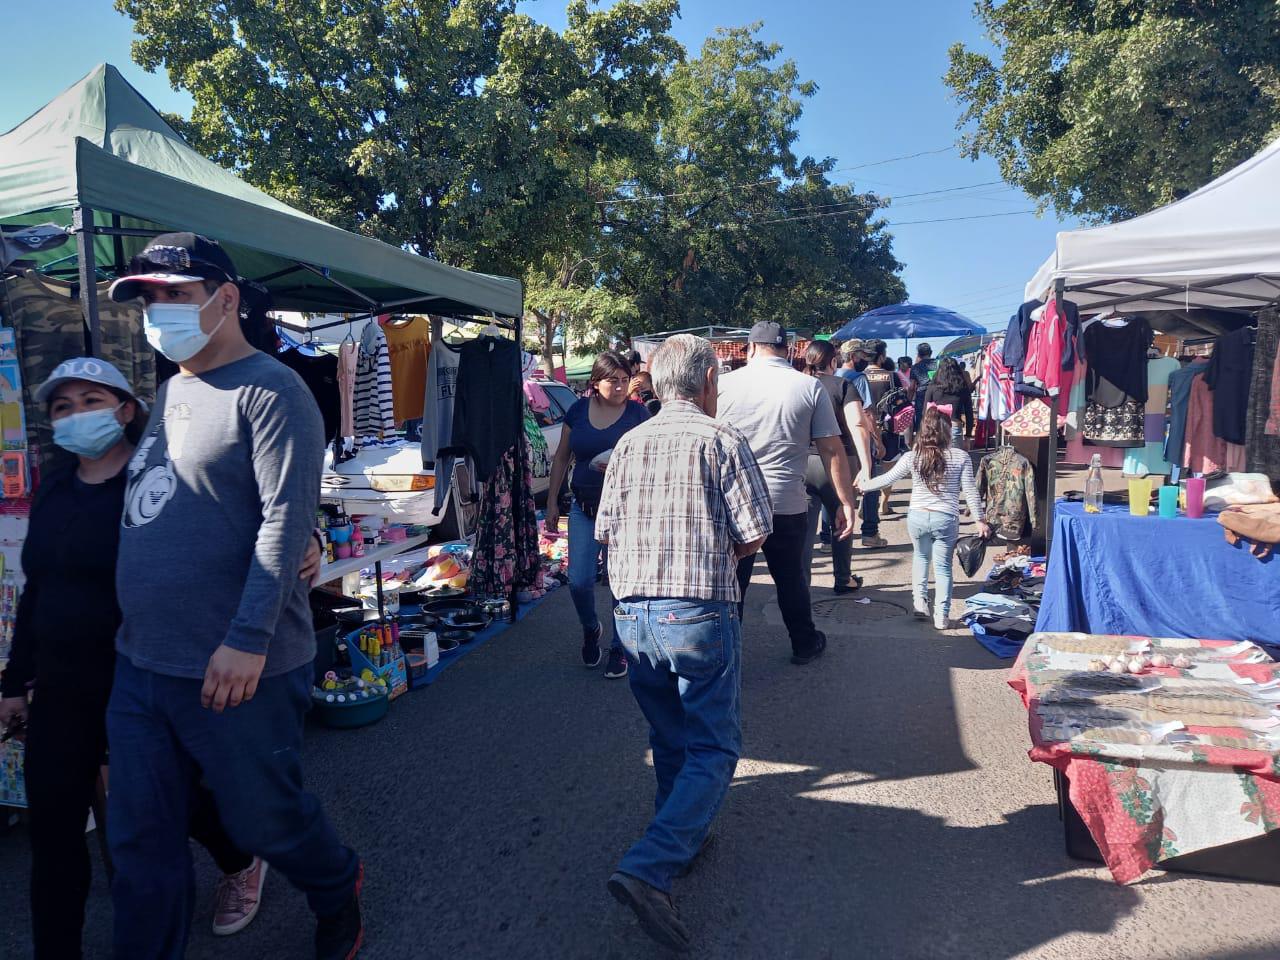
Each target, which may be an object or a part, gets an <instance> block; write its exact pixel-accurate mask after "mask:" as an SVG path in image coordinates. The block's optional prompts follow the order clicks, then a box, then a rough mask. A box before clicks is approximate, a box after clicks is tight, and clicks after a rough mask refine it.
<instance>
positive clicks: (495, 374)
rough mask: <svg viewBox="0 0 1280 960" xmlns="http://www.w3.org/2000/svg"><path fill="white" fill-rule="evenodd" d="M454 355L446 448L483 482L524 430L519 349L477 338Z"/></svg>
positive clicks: (504, 342)
mask: <svg viewBox="0 0 1280 960" xmlns="http://www.w3.org/2000/svg"><path fill="white" fill-rule="evenodd" d="M459 353H460V354H461V356H460V358H459V363H458V393H457V397H456V398H455V400H454V407H453V437H452V446H453V447H455V448H456V449H459V450H461V451H463V452H465V453H466V454H467V456H469V457H470V458H471V460H472V462H473V463H474V464H475V478H476V480H478V481H480V482H481V483H484V482H486V481H488V479H489V477H490V476H492V474H493V471H494V470H496V469H497V467H498V463H499V462H500V461H501V460H502V457H503V454H505V453H506V452H507V451H508V450H510V449H511V448H512V447H513V446H514V445H515V442H516V440H517V439H518V438H519V436H520V431H521V430H523V429H524V391H523V390H522V382H521V377H520V348H519V347H518V346H517V345H516V343H515V342H514V341H512V340H508V339H506V338H505V337H479V338H477V339H475V340H472V341H470V342H469V343H465V344H463V345H462V349H461V350H460V351H459ZM438 486H439V485H437V487H438Z"/></svg>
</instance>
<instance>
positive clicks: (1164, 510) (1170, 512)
mask: <svg viewBox="0 0 1280 960" xmlns="http://www.w3.org/2000/svg"><path fill="white" fill-rule="evenodd" d="M1159 496H1160V516H1162V517H1164V518H1165V519H1170V518H1172V517H1176V516H1177V515H1178V488H1177V487H1168V486H1165V487H1161V488H1160V494H1159Z"/></svg>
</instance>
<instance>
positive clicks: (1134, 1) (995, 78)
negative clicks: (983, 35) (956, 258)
mask: <svg viewBox="0 0 1280 960" xmlns="http://www.w3.org/2000/svg"><path fill="white" fill-rule="evenodd" d="M975 13H976V16H978V17H979V18H980V19H981V20H982V21H983V23H984V24H985V25H986V27H987V30H988V34H989V37H990V40H991V42H992V43H993V44H994V46H995V47H996V48H997V50H998V54H999V55H998V59H994V58H993V57H991V56H988V55H987V54H985V53H982V52H977V51H974V50H970V49H967V48H966V47H965V46H964V45H962V44H956V45H954V46H953V47H952V48H951V67H950V70H949V71H948V72H947V75H946V83H947V84H948V85H949V86H950V87H951V89H952V90H953V91H954V92H955V94H956V95H957V97H958V98H959V100H960V101H961V103H962V104H963V105H964V110H963V113H962V115H961V126H962V128H967V129H968V131H969V132H968V133H967V135H966V137H965V139H964V146H965V148H966V149H967V150H968V152H969V153H970V155H971V156H973V157H976V156H978V154H980V153H986V154H989V155H991V156H992V157H994V158H995V159H996V160H997V161H999V163H1000V169H1001V172H1002V174H1003V175H1004V177H1005V179H1006V180H1008V181H1009V182H1011V183H1014V184H1017V185H1019V186H1021V187H1022V188H1023V189H1025V190H1026V191H1027V192H1028V193H1029V194H1031V195H1032V196H1035V197H1039V198H1040V199H1041V200H1042V201H1043V202H1044V203H1046V204H1052V205H1053V206H1054V207H1056V208H1057V209H1058V210H1059V211H1060V212H1062V213H1066V214H1074V215H1078V216H1081V217H1084V218H1086V219H1090V220H1095V221H1106V220H1113V219H1118V218H1122V217H1128V216H1132V215H1134V214H1138V213H1143V212H1146V211H1148V210H1151V209H1153V208H1155V207H1157V206H1160V205H1162V204H1165V203H1169V202H1171V201H1173V200H1176V199H1178V198H1180V197H1182V196H1185V195H1186V194H1187V193H1189V192H1191V191H1193V190H1195V189H1197V188H1198V187H1200V186H1202V185H1204V184H1205V183H1206V182H1208V181H1209V180H1211V179H1212V178H1214V177H1215V176H1217V175H1219V174H1221V173H1223V172H1225V171H1226V170H1228V169H1230V168H1231V167H1233V166H1234V165H1236V164H1238V163H1240V162H1241V161H1243V160H1245V159H1247V158H1248V157H1249V156H1251V155H1252V154H1253V153H1255V152H1256V151H1257V150H1258V149H1259V148H1261V147H1262V146H1263V145H1264V144H1265V143H1267V142H1268V141H1269V140H1270V139H1271V138H1273V137H1275V136H1276V135H1278V134H1280V72H1278V71H1280V56H1278V55H1277V53H1278V51H1280V4H1277V3H1276V2H1275V0H978V2H977V3H976V4H975Z"/></svg>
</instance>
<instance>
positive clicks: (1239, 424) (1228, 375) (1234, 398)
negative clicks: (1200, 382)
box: [1204, 327, 1254, 444]
mask: <svg viewBox="0 0 1280 960" xmlns="http://www.w3.org/2000/svg"><path fill="white" fill-rule="evenodd" d="M1253 334H1254V331H1253V330H1252V329H1251V328H1249V327H1241V328H1240V329H1239V330H1236V331H1234V332H1232V333H1228V334H1227V335H1226V336H1225V337H1219V338H1218V343H1217V345H1216V346H1214V348H1213V358H1212V359H1211V360H1210V361H1209V368H1208V370H1206V371H1205V374H1204V380H1205V383H1207V384H1208V385H1209V389H1210V390H1212V391H1213V433H1214V436H1216V437H1219V438H1221V439H1222V440H1225V441H1226V442H1227V443H1233V444H1243V443H1244V441H1245V420H1246V418H1247V417H1248V414H1249V385H1250V383H1251V382H1252V378H1253Z"/></svg>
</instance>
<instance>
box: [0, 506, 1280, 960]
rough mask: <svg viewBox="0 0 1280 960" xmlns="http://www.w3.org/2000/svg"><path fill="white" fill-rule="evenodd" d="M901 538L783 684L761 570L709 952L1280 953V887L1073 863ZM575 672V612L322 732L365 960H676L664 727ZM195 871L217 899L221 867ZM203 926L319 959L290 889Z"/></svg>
mask: <svg viewBox="0 0 1280 960" xmlns="http://www.w3.org/2000/svg"><path fill="white" fill-rule="evenodd" d="M883 532H884V533H885V534H886V535H887V536H888V537H889V538H890V540H891V541H893V543H892V545H891V546H890V547H889V548H888V549H886V550H881V551H877V552H874V553H865V552H863V551H857V552H856V554H855V563H856V569H857V570H859V571H860V572H862V573H864V574H866V575H867V576H868V579H869V583H870V584H871V586H870V588H869V589H868V590H867V591H866V592H867V595H868V596H870V597H871V598H872V599H873V600H874V601H875V602H874V603H873V604H871V605H870V606H859V605H856V604H854V603H853V601H852V599H851V598H840V599H836V598H834V597H832V596H831V594H830V591H829V590H828V589H827V587H828V586H829V585H830V577H829V574H824V573H819V574H818V575H817V577H816V579H815V591H814V592H815V598H817V599H818V600H819V607H820V608H821V612H822V615H823V617H824V619H825V620H826V626H827V629H828V631H829V632H830V633H831V636H832V643H831V647H830V650H829V652H828V654H827V656H826V657H825V658H824V659H823V660H820V661H818V662H817V663H815V664H813V665H811V666H809V667H805V668H799V667H794V666H791V665H790V664H789V663H788V662H787V654H788V648H787V643H786V640H785V636H784V634H783V633H782V631H781V630H780V629H779V628H778V627H777V626H776V624H777V623H778V622H779V618H778V615H777V608H776V604H775V603H774V601H773V591H772V589H771V587H769V586H768V584H767V579H766V577H765V576H764V568H763V565H761V566H760V567H759V571H758V572H759V574H760V576H759V577H758V578H757V581H756V583H757V586H755V587H754V588H753V590H752V592H751V594H750V596H749V599H748V613H747V625H746V637H745V647H746V649H745V657H744V661H745V666H744V678H743V697H744V708H743V723H744V736H745V749H744V760H743V762H742V763H741V765H740V766H739V768H738V777H737V780H736V783H735V785H734V787H733V789H732V790H731V792H730V796H729V800H728V802H727V803H726V805H725V808H724V811H723V813H722V815H721V818H720V820H719V824H718V827H717V832H718V841H717V843H716V845H715V846H714V847H713V848H712V850H711V851H710V852H709V853H708V855H707V857H706V859H705V861H704V862H703V863H702V864H701V865H700V866H699V868H698V869H697V871H696V872H695V874H694V875H693V876H691V877H690V878H689V879H687V880H685V881H683V882H680V883H679V885H678V887H677V890H676V894H677V902H678V903H679V905H680V907H681V909H682V911H683V912H684V914H685V916H686V918H687V920H688V921H689V923H690V925H691V926H692V927H693V928H694V930H695V931H696V935H697V952H696V954H695V955H696V956H700V957H708V958H735V960H754V958H760V960H777V958H791V957H794V958H803V960H809V958H827V957H830V958H846V957H856V958H866V957H894V958H899V957H901V958H933V957H956V958H966V960H967V958H1006V957H1009V958H1011V957H1044V958H1051V957H1052V958H1057V957H1062V958H1070V960H1086V958H1105V960H1117V958H1130V957H1132V958H1139V957H1141V958H1144V960H1151V958H1154V960H1165V958H1222V960H1225V958H1228V957H1231V958H1241V960H1245V958H1248V960H1263V958H1274V957H1276V956H1280V919H1277V918H1278V917H1280V888H1273V887H1264V886H1255V885H1245V884H1233V883H1226V882H1214V881H1207V880H1196V879H1190V878H1186V877H1172V876H1160V875H1157V876H1155V877H1154V878H1152V879H1148V880H1147V881H1145V882H1143V883H1141V884H1139V885H1136V886H1132V887H1117V886H1116V885H1114V884H1113V883H1112V882H1111V881H1110V879H1109V878H1108V876H1107V874H1106V873H1105V871H1102V870H1100V869H1097V868H1094V867H1092V866H1090V865H1082V864H1080V863H1078V862H1075V861H1072V860H1069V859H1068V858H1067V857H1066V856H1065V855H1064V854H1063V852H1062V843H1061V829H1060V826H1059V823H1058V819H1057V813H1056V809H1055V806H1054V802H1053V788H1052V782H1051V778H1050V775H1049V772H1048V770H1047V769H1046V768H1044V767H1043V766H1040V765H1033V764H1032V763H1031V762H1030V761H1028V760H1027V758H1026V753H1025V751H1026V748H1027V737H1026V727H1025V717H1024V715H1023V714H1022V711H1021V708H1020V707H1019V704H1018V700H1017V697H1016V696H1015V695H1014V693H1013V692H1012V691H1010V690H1009V689H1008V688H1007V687H1006V685H1005V683H1004V677H1005V672H1006V668H1007V666H1008V664H1007V663H1005V662H1003V661H997V660H995V659H994V658H993V657H991V656H990V655H989V654H988V653H986V652H985V651H984V650H983V649H981V648H980V647H979V646H978V645H977V644H976V643H974V642H973V640H972V639H971V638H969V637H968V636H967V634H962V633H955V634H950V635H946V636H939V635H937V634H935V633H933V631H932V630H931V629H927V628H923V627H921V626H919V625H917V624H916V623H915V622H914V621H913V620H911V619H910V618H908V617H906V616H904V615H902V614H901V613H899V612H898V611H897V610H896V609H895V608H894V607H891V606H889V605H890V604H896V605H898V606H900V607H906V606H909V594H908V592H907V591H906V589H905V586H904V585H905V583H906V572H907V571H906V566H907V564H908V563H909V553H908V548H907V547H906V545H905V542H904V541H905V530H904V524H902V523H901V522H898V523H891V524H886V525H885V526H884V529H883ZM823 562H824V563H825V560H824V561H823ZM821 569H823V570H825V569H826V567H823V568H821ZM603 599H604V595H603V592H602V601H603ZM576 659H577V629H576V626H575V625H574V617H573V612H572V607H571V605H570V602H569V597H568V596H567V595H566V594H563V593H562V594H560V595H557V596H553V597H552V598H550V599H549V600H548V601H547V602H546V603H544V604H543V605H542V606H541V607H540V608H539V609H538V610H537V611H535V612H534V614H533V615H532V616H531V617H530V618H529V619H527V620H526V621H524V622H523V623H521V624H520V625H519V626H518V627H516V628H515V629H513V630H511V631H509V632H508V633H506V634H505V635H503V636H502V637H499V638H498V639H496V640H494V641H493V642H491V643H490V644H488V645H487V646H486V647H484V648H483V649H481V650H479V651H477V652H476V653H474V654H472V655H471V656H470V657H468V658H467V659H466V660H465V661H463V662H462V663H461V664H459V665H458V666H457V667H455V668H453V669H452V670H450V671H449V672H448V673H447V674H445V676H444V678H443V679H442V680H441V681H440V682H439V683H437V684H436V685H434V686H433V687H431V688H430V689H428V690H426V691H423V692H420V693H415V694H412V695H410V696H409V697H407V698H405V699H403V700H401V701H400V702H398V703H397V704H396V706H395V707H394V709H393V710H392V712H391V714H390V715H389V716H388V718H387V719H386V720H385V721H384V722H383V723H381V724H380V725H378V726H376V727H373V728H371V729H368V730H362V731H353V732H331V731H325V730H315V731H314V732H313V733H312V734H311V735H310V738H309V744H308V748H307V764H308V773H309V778H310V782H311V784H312V785H313V787H314V788H315V789H317V790H318V791H319V792H320V793H321V794H322V796H323V797H324V800H325V802H326V804H327V806H328V809H329V811H330V813H331V814H332V815H333V817H334V819H335V820H336V821H337V822H338V823H339V824H340V825H341V829H342V832H343V833H344V835H345V836H346V837H348V838H349V840H350V841H351V842H352V843H353V844H355V845H356V846H357V847H358V848H359V849H360V850H361V852H362V853H363V854H364V856H365V857H366V860H367V863H368V883H367V888H366V889H367V894H366V909H367V912H368V916H369V938H370V941H369V947H368V949H367V951H366V952H365V954H363V955H362V956H366V957H368V958H369V960H380V958H381V960H390V958H396V960H401V958H411V957H412V958H417V957H450V958H494V960H511V958H548V960H568V958H583V960H601V958H607V960H615V958H616V960H621V958H651V957H652V958H656V957H661V956H664V955H665V954H664V953H663V951H661V950H660V949H658V948H657V947H655V946H654V945H652V944H651V943H650V942H649V941H648V940H647V938H645V936H644V935H643V934H642V933H641V932H640V930H639V928H638V926H637V925H636V924H635V923H634V921H633V920H632V919H631V918H630V915H629V914H628V913H626V912H625V911H624V910H623V909H622V908H620V907H618V906H617V905H616V904H614V902H613V901H612V899H611V898H610V897H609V896H608V894H607V893H606V891H605V887H604V882H605V880H606V879H607V878H608V876H609V874H610V872H611V871H612V869H613V867H614V865H615V863H616V862H617V859H618V857H619V856H620V854H621V853H622V852H623V851H624V850H625V849H626V847H627V846H628V845H629V843H630V842H631V841H632V840H633V839H634V838H635V837H636V836H637V835H638V834H639V832H640V831H641V830H642V829H643V827H644V824H645V820H646V814H647V812H648V810H649V808H650V799H651V794H652V771H651V769H650V767H649V766H648V764H647V762H646V728H645V725H644V723H643V722H642V720H641V718H640V714H639V712H638V710H637V708H636V707H635V705H634V703H633V701H632V700H631V697H630V694H629V693H628V691H627V688H626V685H625V684H621V683H617V682H610V681H605V680H604V679H603V678H602V677H601V676H600V674H599V673H595V674H590V673H588V672H587V671H585V670H583V669H582V668H581V667H580V666H579V665H577V663H576ZM197 862H198V865H199V882H200V886H201V896H202V901H203V902H205V903H207V902H208V901H209V900H210V898H211V895H212V887H213V882H214V876H213V871H212V867H211V865H210V863H209V862H208V860H207V858H206V857H205V855H204V854H203V853H198V854H197ZM26 869H27V857H26V849H25V841H24V840H23V838H22V836H21V835H20V834H19V835H16V836H10V837H7V838H0V903H2V904H4V906H3V907H0V911H3V912H0V956H3V957H6V958H8V957H22V956H26V955H27V953H26V951H27V950H28V949H29V946H28V941H27V932H26V919H25V917H26V911H25V909H24V906H23V904H24V901H25V896H26V894H25V873H26ZM109 916H110V914H109V905H108V902H107V898H106V891H105V887H104V885H103V883H102V881H101V878H100V877H98V878H97V879H96V881H95V887H94V892H93V899H92V902H91V904H90V912H89V919H88V933H87V939H88V942H87V949H88V956H90V957H105V956H106V955H107V952H106V943H107V941H108V936H109V932H108V930H109ZM207 920H208V916H207V908H206V909H203V910H202V911H201V914H200V916H199V917H198V927H197V930H196V933H195V936H194V940H193V943H192V946H191V949H190V951H189V956H190V957H192V958H201V960H205V958H208V960H215V958H216V960H234V958H261V957H270V958H272V960H291V958H295V957H296V958H304V957H307V956H308V952H307V944H308V942H309V938H310V935H311V922H310V920H309V918H308V916H307V914H306V911H305V905H304V904H303V901H302V898H301V897H300V896H299V895H298V894H297V893H296V892H294V891H293V890H291V889H289V888H288V887H287V885H286V884H284V883H283V882H281V878H280V877H278V876H275V877H273V878H272V879H271V881H270V883H269V886H268V890H267V898H266V903H265V906H264V907H263V910H262V913H261V915H260V916H259V919H258V920H257V922H256V923H255V924H254V925H253V926H252V927H251V928H250V929H249V930H247V931H246V932H245V933H243V934H241V935H240V936H238V937H235V938H233V939H230V940H225V941H218V940H215V939H214V938H213V937H212V936H211V935H210V934H209V933H208V932H207V926H206V925H207Z"/></svg>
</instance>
